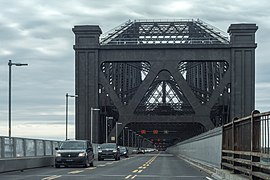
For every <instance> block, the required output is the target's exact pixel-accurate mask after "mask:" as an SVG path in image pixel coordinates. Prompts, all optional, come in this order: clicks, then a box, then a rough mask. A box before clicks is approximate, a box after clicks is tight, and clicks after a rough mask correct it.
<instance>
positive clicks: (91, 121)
mask: <svg viewBox="0 0 270 180" xmlns="http://www.w3.org/2000/svg"><path fill="white" fill-rule="evenodd" d="M99 110H100V109H97V108H93V107H91V112H90V113H91V117H90V124H91V144H92V143H93V111H99Z"/></svg>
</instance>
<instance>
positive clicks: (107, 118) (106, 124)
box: [105, 116, 113, 143]
mask: <svg viewBox="0 0 270 180" xmlns="http://www.w3.org/2000/svg"><path fill="white" fill-rule="evenodd" d="M109 119H113V117H108V116H106V123H105V126H106V128H105V129H106V130H105V131H106V132H105V133H106V143H108V120H109Z"/></svg>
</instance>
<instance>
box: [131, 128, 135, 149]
mask: <svg viewBox="0 0 270 180" xmlns="http://www.w3.org/2000/svg"><path fill="white" fill-rule="evenodd" d="M134 133H135V132H133V131H132V133H131V147H134Z"/></svg>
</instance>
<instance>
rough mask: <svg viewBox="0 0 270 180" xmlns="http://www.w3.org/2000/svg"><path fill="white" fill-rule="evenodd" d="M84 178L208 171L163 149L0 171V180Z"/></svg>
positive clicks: (189, 175) (198, 175)
mask: <svg viewBox="0 0 270 180" xmlns="http://www.w3.org/2000/svg"><path fill="white" fill-rule="evenodd" d="M54 179H56V180H64V179H65V180H66V179H67V180H77V179H78V180H84V179H102V180H103V179H104V180H116V179H128V180H130V179H144V180H148V179H150V180H156V179H158V180H161V179H164V180H167V179H170V180H173V179H181V180H185V179H188V180H191V179H192V180H193V179H195V180H196V179H208V180H211V179H213V178H210V177H209V175H207V174H206V173H203V172H201V171H199V170H198V169H197V168H195V167H192V166H191V165H189V164H187V163H186V162H184V161H183V160H181V159H179V158H178V157H175V156H173V155H171V154H167V153H164V152H161V153H160V152H158V153H153V154H152V153H151V154H143V155H134V156H130V157H129V158H121V160H120V161H112V160H107V161H106V160H105V161H95V162H94V167H89V168H82V167H69V168H54V167H45V168H36V169H29V170H25V171H23V172H20V171H15V172H9V173H1V174H0V180H54Z"/></svg>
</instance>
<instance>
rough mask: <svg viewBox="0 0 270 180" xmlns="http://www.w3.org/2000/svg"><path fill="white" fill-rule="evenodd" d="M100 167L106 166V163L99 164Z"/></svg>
mask: <svg viewBox="0 0 270 180" xmlns="http://www.w3.org/2000/svg"><path fill="white" fill-rule="evenodd" d="M97 166H98V167H104V166H106V164H100V165H97Z"/></svg>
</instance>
